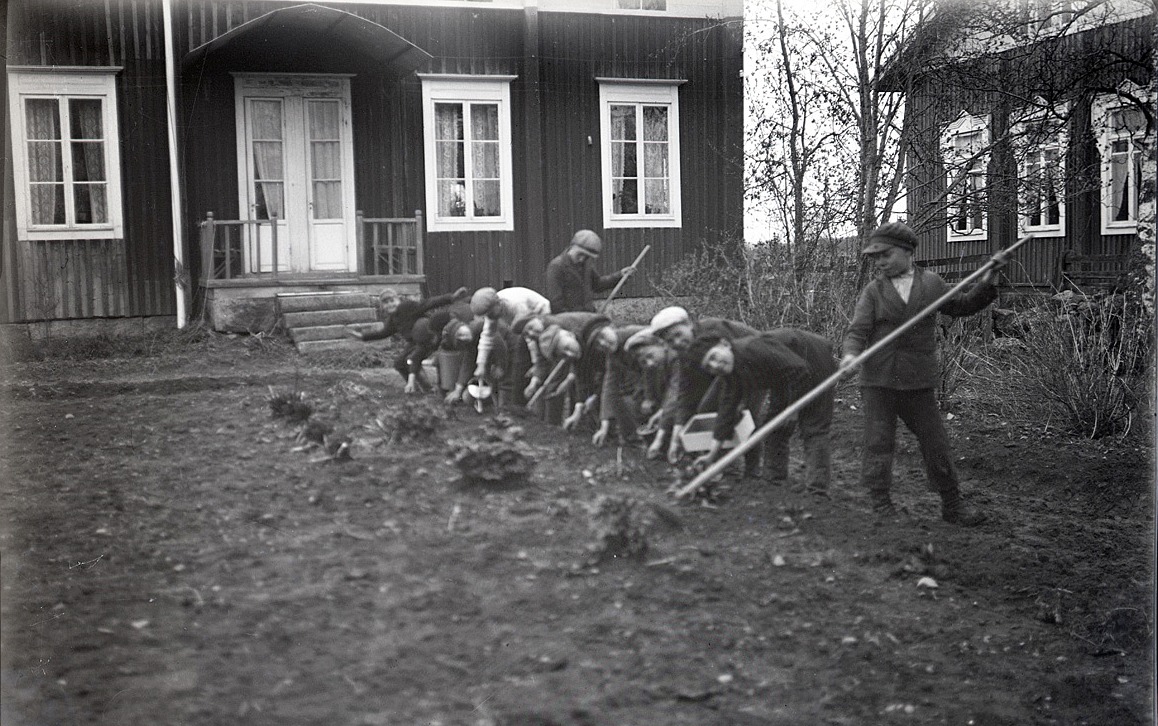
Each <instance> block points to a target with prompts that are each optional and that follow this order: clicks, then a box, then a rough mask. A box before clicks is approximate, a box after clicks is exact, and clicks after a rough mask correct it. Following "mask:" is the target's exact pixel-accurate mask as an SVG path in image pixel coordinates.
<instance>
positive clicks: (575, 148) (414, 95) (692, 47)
mask: <svg viewBox="0 0 1158 726" xmlns="http://www.w3.org/2000/svg"><path fill="white" fill-rule="evenodd" d="M293 4H294V3H291V2H287V3H283V4H282V3H261V4H260V7H259V8H254V7H253V6H254V4H253V3H226V2H208V1H206V0H196V1H194V2H189V3H186V4H182V5H180V6H179V7H180V8H181V10H180V12H181V14H182V15H183V17H184V18H185V20H184V21H182V22H181V23H179V26H180V27H179V31H178V39H177V46H178V50H179V54H183V53H185V52H188V51H189V50H192V49H193V48H196V47H197V46H199V45H201V44H202V43H205V42H208V41H209V40H211V39H212V38H214V37H216V36H217V35H220V34H222V33H224V32H227V31H228V30H229V29H230V28H232V27H235V26H236V25H238V24H240V23H242V22H245V21H246V20H249V19H252V18H253V17H256V16H257V15H260V14H262V13H265V12H270V11H272V10H275V9H277V8H279V7H286V6H289V5H293ZM334 7H337V8H339V9H341V10H344V11H346V12H351V13H355V14H357V15H359V16H361V17H365V18H367V19H369V20H372V21H374V22H376V23H378V24H380V25H383V26H384V27H387V28H389V29H390V30H392V31H394V32H395V33H397V34H399V35H401V36H402V37H404V38H406V39H407V40H409V41H411V42H412V43H414V44H415V45H417V46H419V47H420V48H422V49H424V50H426V51H427V52H429V53H431V54H432V55H433V56H434V58H433V60H432V61H431V62H430V63H429V64H428V65H427V66H426V67H424V68H422V69H420V70H421V71H423V72H430V73H469V74H511V75H517V76H518V78H517V79H516V80H515V81H514V82H513V83H512V108H511V127H512V137H513V139H514V149H513V154H512V156H513V159H512V163H513V167H514V191H515V194H514V197H515V210H514V212H515V230H514V231H513V232H437V233H428V234H427V235H426V273H427V280H428V290H429V292H431V293H438V292H445V291H448V290H452V289H454V288H456V287H458V286H459V285H466V286H470V287H478V286H483V285H495V286H502V285H504V284H508V283H509V284H514V285H526V286H530V287H540V288H541V287H542V285H543V273H544V271H545V269H546V265H547V262H549V261H550V259H551V258H552V257H554V256H555V255H556V254H558V253H559V251H561V250H562V249H563V248H564V247H565V246H566V244H567V241H568V240H569V239H570V237H571V234H572V233H573V232H574V231H575V230H576V229H580V228H583V227H589V228H593V229H596V230H598V231H599V232H600V233H601V234H602V235H603V236H604V239H605V241H606V242H607V253H606V254H605V255H604V257H603V258H602V259H601V260H600V265H599V266H600V268H601V269H605V270H612V269H618V268H619V267H623V266H625V265H627V264H630V262H631V261H632V260H633V259H634V258H635V255H636V254H637V253H638V252H639V250H640V249H642V247H643V246H644V245H645V244H651V245H652V251H651V253H650V254H649V256H648V259H647V260H646V262H645V269H644V271H643V274H641V275H639V276H638V277H637V278H635V279H633V280H632V281H631V282H630V283H629V284H628V285H627V286H626V287H625V290H624V292H623V294H624V295H632V294H646V293H647V292H648V291H649V287H650V286H649V282H651V281H654V280H656V279H658V278H659V276H660V275H661V274H662V271H663V270H664V269H666V268H667V267H669V266H670V265H671V264H673V263H674V262H675V261H676V260H678V259H679V258H681V257H682V256H684V255H685V254H687V253H688V252H689V251H690V250H692V249H695V247H696V246H697V245H698V244H700V242H701V241H702V240H704V239H708V238H713V237H719V236H723V235H731V236H734V237H736V238H738V237H739V235H740V234H741V229H742V219H741V215H742V188H741V184H742V164H743V161H742V158H743V157H742V153H741V149H742V145H743V121H742V113H743V107H742V89H741V82H740V68H741V41H740V28H739V23H738V21H736V22H733V23H728V24H721V23H719V22H718V21H711V20H694V19H675V18H655V17H647V18H645V17H639V16H635V17H631V16H609V15H580V14H561V13H536V15H537V22H538V44H537V48H536V47H532V49H531V50H534V51H537V53H536V54H537V56H538V62H539V64H540V65H539V66H538V67H537V69H532V68H528V67H527V66H526V65H525V62H526V59H525V55H526V53H527V50H528V48H527V42H526V41H527V38H526V36H525V34H526V32H527V27H526V26H527V22H528V20H527V18H526V16H525V15H524V12H523V11H521V10H496V9H490V8H482V7H480V8H479V9H478V10H474V9H473V8H472V9H462V8H422V7H406V6H374V5H334ZM259 11H260V12H259ZM319 69H325V70H327V71H331V72H353V73H356V76H355V78H354V80H353V83H352V86H351V101H352V113H353V123H354V145H355V149H356V151H355V153H356V158H357V163H356V165H355V166H356V168H355V185H356V196H357V206H358V208H359V209H361V210H362V211H363V212H364V213H365V214H366V216H368V217H401V216H410V215H412V214H413V213H414V210H415V209H423V211H424V213H427V210H425V205H426V200H425V178H424V173H425V170H424V160H423V128H422V107H421V83H420V82H419V81H418V79H417V78H416V77H414V76H413V75H411V74H407V75H406V76H403V77H398V76H397V75H395V74H392V73H391V72H390V71H389V70H385V71H384V70H383V69H381V68H366V67H363V66H359V65H357V61H356V59H349V60H347V61H340V60H339V59H336V58H333V57H326V55H325V53H322V52H319V54H318V56H317V57H315V58H313V59H312V60H311V62H310V65H309V66H308V67H299V68H296V69H287V68H280V67H277V66H276V65H275V64H274V61H271V60H270V59H263V58H260V57H256V56H255V57H254V58H252V59H248V60H247V65H246V66H245V67H236V65H234V66H231V67H228V68H226V67H221V66H216V65H214V64H213V63H212V62H210V63H207V64H206V65H204V66H202V67H200V68H197V69H192V70H191V71H190V72H188V73H186V74H185V77H184V79H183V82H184V88H185V92H184V98H185V109H184V116H183V118H184V119H185V124H186V126H185V128H186V132H187V145H186V150H187V153H186V162H185V164H186V170H187V178H188V179H189V188H188V190H187V194H188V198H189V210H190V215H191V217H193V218H194V219H193V220H191V223H195V221H196V218H200V217H201V216H203V215H204V213H205V211H208V210H214V211H215V212H216V211H219V210H220V211H221V213H222V214H224V213H229V214H233V213H235V208H236V199H237V188H236V186H237V185H236V180H235V178H234V176H235V175H234V173H233V171H232V170H233V169H234V167H235V164H236V162H235V159H236V149H235V148H234V146H235V145H234V141H233V133H234V120H233V113H234V111H233V101H232V95H231V94H232V79H231V77H230V76H229V75H228V71H230V70H261V71H271V70H296V71H300V72H307V71H318V70H319ZM532 70H536V71H537V73H532ZM535 76H537V77H538V82H539V90H540V93H539V112H538V116H537V117H535V116H532V117H531V118H530V119H528V117H527V115H526V114H525V112H524V111H525V104H526V103H527V92H528V85H527V79H528V78H534V77H535ZM596 76H619V77H625V78H679V79H684V80H686V81H687V83H686V84H684V85H683V86H681V90H680V114H681V118H680V127H681V147H682V153H683V159H682V164H683V167H682V174H683V185H684V189H683V205H684V208H683V219H684V226H683V228H682V229H676V230H669V229H617V230H606V231H605V230H602V228H601V227H602V202H601V194H602V188H601V177H600V174H601V166H600V159H599V153H600V147H599V143H598V139H599V108H598V104H599V87H598V84H597V83H596V82H595V77H596ZM535 122H537V123H539V124H540V125H541V129H542V131H541V161H536V160H535V159H530V158H528V157H527V150H526V146H525V144H524V143H521V140H523V139H525V138H526V137H527V133H528V128H527V124H528V123H535ZM588 136H590V137H591V138H592V140H593V144H592V145H591V146H588V145H587V142H586V139H587V137H588ZM536 163H537V164H540V165H541V166H540V168H541V176H542V180H543V183H542V189H541V198H542V200H543V202H542V204H541V205H535V206H534V208H532V207H531V206H529V205H528V204H526V200H527V199H528V198H529V197H532V195H531V194H530V191H531V190H529V189H528V188H527V186H526V177H527V174H526V173H525V170H526V169H527V167H528V165H532V167H533V165H535V164H536ZM223 169H224V170H227V171H225V172H223V171H222V170H223ZM219 216H221V215H220V214H219ZM529 228H532V229H533V228H540V229H542V230H543V233H542V234H541V235H539V236H536V238H534V239H532V238H530V237H529V236H528V235H527V230H528V229H529Z"/></svg>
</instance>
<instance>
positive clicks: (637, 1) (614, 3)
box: [611, 0, 668, 13]
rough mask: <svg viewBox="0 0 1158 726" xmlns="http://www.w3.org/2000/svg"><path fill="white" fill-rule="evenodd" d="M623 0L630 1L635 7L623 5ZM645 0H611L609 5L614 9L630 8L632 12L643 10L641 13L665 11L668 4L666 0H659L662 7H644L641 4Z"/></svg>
mask: <svg viewBox="0 0 1158 726" xmlns="http://www.w3.org/2000/svg"><path fill="white" fill-rule="evenodd" d="M625 2H627V3H631V4H632V5H633V6H635V7H630V8H629V7H624V5H623V3H625ZM645 2H648V0H611V7H612V8H613V9H614V10H631V11H634V12H643V13H666V12H667V5H668V3H667V0H660V2H663V7H662V8H645V7H643V4H644V3H645Z"/></svg>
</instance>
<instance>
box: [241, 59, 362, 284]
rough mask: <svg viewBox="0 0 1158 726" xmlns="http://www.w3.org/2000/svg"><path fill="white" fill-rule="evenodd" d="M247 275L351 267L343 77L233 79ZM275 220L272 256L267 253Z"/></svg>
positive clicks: (350, 163)
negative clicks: (246, 222)
mask: <svg viewBox="0 0 1158 726" xmlns="http://www.w3.org/2000/svg"><path fill="white" fill-rule="evenodd" d="M234 82H235V89H236V109H237V110H236V113H237V130H238V131H237V133H238V137H237V148H238V152H239V159H238V165H237V166H238V188H239V191H240V200H239V203H240V205H241V210H242V218H243V219H251V220H257V221H259V222H263V223H262V224H258V225H250V226H248V227H247V230H246V233H245V244H244V256H245V260H244V264H245V266H246V270H247V271H249V272H254V273H256V272H272V271H273V270H274V265H275V258H276V265H277V270H278V271H279V272H290V273H306V272H346V271H353V270H355V269H356V267H357V250H356V246H357V241H356V230H355V229H354V223H355V219H354V216H355V212H354V184H353V178H354V155H353V134H352V132H351V122H350V82H349V78H348V77H343V76H332V75H324V76H321V75H318V76H302V75H282V74H240V73H239V74H235V75H234ZM275 219H276V227H277V231H276V239H277V254H276V256H275V255H274V238H275V234H274V229H273V226H274V225H273V224H270V223H269V222H272V221H273V220H275Z"/></svg>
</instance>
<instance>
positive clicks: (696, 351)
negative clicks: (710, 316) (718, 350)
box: [683, 335, 724, 365]
mask: <svg viewBox="0 0 1158 726" xmlns="http://www.w3.org/2000/svg"><path fill="white" fill-rule="evenodd" d="M721 340H724V338H723V336H720V335H699V336H696V339H695V340H693V341H692V344H691V346H689V347H688V350H687V352H686V353H684V354H683V357H684V360H687V361H688V362H690V363H694V364H695V365H701V364H703V362H704V356H705V355H707V354H708V351H709V350H711V349H712V348H715V347H716V345H717V344H718V343H719V342H720V341H721Z"/></svg>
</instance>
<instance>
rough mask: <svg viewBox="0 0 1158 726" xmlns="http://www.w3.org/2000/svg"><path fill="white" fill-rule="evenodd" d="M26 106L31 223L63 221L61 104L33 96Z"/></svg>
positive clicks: (57, 222)
mask: <svg viewBox="0 0 1158 726" xmlns="http://www.w3.org/2000/svg"><path fill="white" fill-rule="evenodd" d="M24 109H25V114H24V125H25V133H26V134H27V137H28V179H29V182H30V188H29V192H30V195H31V197H32V223H33V224H64V223H65V221H66V220H65V218H64V168H63V165H62V163H61V143H62V142H61V135H60V105H59V104H58V102H57V101H56V99H52V98H32V99H28V101H27V102H26V103H25V107H24Z"/></svg>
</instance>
